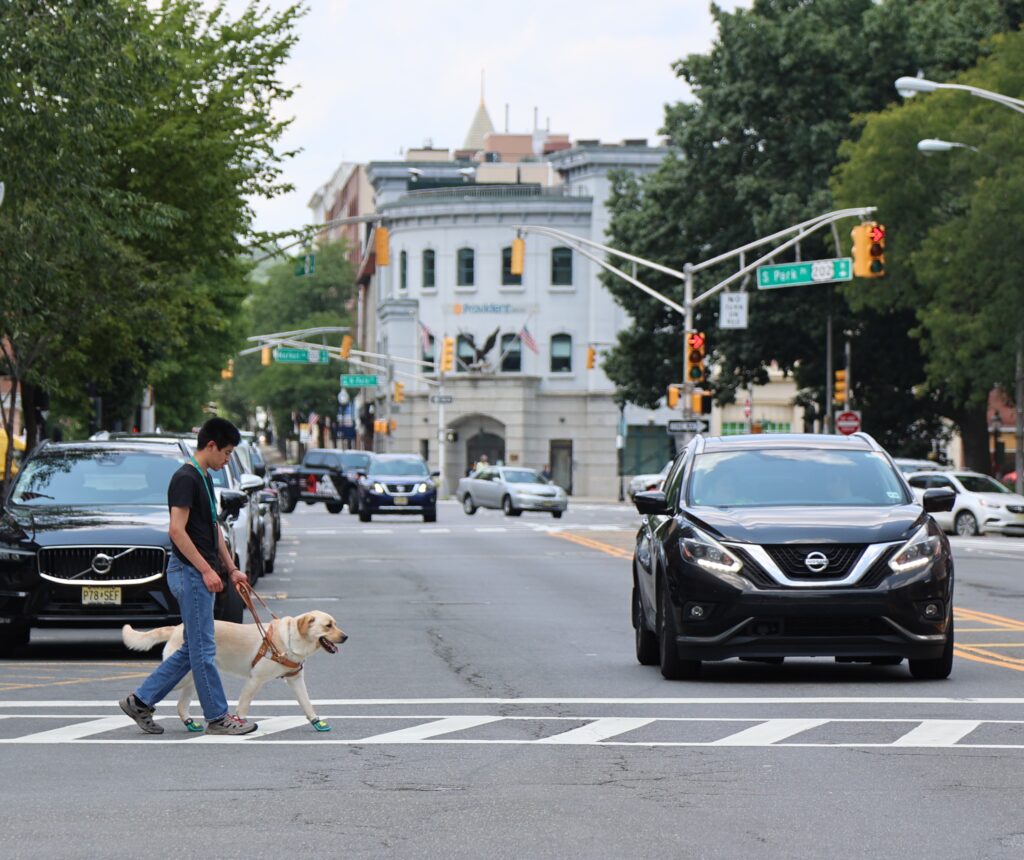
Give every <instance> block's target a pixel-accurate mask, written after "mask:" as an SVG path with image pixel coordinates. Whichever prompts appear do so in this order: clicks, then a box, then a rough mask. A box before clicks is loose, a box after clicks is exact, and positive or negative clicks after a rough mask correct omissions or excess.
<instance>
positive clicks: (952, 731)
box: [892, 720, 981, 747]
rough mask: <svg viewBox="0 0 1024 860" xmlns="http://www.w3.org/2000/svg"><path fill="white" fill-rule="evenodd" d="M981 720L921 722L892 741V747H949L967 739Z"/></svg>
mask: <svg viewBox="0 0 1024 860" xmlns="http://www.w3.org/2000/svg"><path fill="white" fill-rule="evenodd" d="M980 725H981V720H923V721H922V722H921V724H920V725H917V726H915V727H914V728H912V729H911V730H910V731H909V732H907V733H906V734H905V735H903V737H901V738H898V739H897V740H895V741H893V743H892V745H893V746H894V747H951V746H953V744H955V743H956V742H957V741H959V740H962V739H963V738H965V737H967V735H969V734H970V733H971V732H973V731H974V730H975V729H976V728H978V726H980Z"/></svg>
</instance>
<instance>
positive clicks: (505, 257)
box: [501, 245, 523, 287]
mask: <svg viewBox="0 0 1024 860" xmlns="http://www.w3.org/2000/svg"><path fill="white" fill-rule="evenodd" d="M522 283H523V276H522V275H513V274H512V246H511V245H510V246H509V247H508V248H502V249H501V285H502V286H503V287H518V286H520V285H522Z"/></svg>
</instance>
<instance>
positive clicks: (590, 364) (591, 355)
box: [587, 346, 597, 370]
mask: <svg viewBox="0 0 1024 860" xmlns="http://www.w3.org/2000/svg"><path fill="white" fill-rule="evenodd" d="M596 361H597V350H596V349H594V347H592V346H588V347H587V370H593V369H594V364H595V362H596Z"/></svg>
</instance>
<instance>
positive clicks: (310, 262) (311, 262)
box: [295, 254, 316, 277]
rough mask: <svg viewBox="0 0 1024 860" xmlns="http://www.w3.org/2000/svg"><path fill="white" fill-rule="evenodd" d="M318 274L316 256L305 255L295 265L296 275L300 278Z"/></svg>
mask: <svg viewBox="0 0 1024 860" xmlns="http://www.w3.org/2000/svg"><path fill="white" fill-rule="evenodd" d="M315 273H316V254H304V255H303V256H301V257H299V259H298V262H297V263H296V264H295V274H296V275H298V276H299V277H302V276H303V275H312V274H315Z"/></svg>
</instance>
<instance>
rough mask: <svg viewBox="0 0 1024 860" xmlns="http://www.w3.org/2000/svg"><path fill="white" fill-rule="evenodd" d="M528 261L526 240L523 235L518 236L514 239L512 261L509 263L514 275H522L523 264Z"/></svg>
mask: <svg viewBox="0 0 1024 860" xmlns="http://www.w3.org/2000/svg"><path fill="white" fill-rule="evenodd" d="M525 263H526V240H525V239H523V238H522V237H521V236H516V238H515V239H513V240H512V261H511V264H510V265H509V270H510V272H511V274H513V275H521V274H522V273H523V266H524V264H525Z"/></svg>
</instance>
